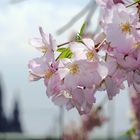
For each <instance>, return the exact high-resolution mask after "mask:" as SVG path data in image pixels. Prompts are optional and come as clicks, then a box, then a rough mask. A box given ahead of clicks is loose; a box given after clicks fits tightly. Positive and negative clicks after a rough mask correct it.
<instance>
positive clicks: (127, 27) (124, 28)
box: [120, 22, 131, 33]
mask: <svg viewBox="0 0 140 140" xmlns="http://www.w3.org/2000/svg"><path fill="white" fill-rule="evenodd" d="M120 28H121V31H122V32H123V33H130V32H131V25H130V23H128V22H126V23H122V24H121V25H120Z"/></svg>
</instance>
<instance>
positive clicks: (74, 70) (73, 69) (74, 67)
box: [69, 64, 80, 75]
mask: <svg viewBox="0 0 140 140" xmlns="http://www.w3.org/2000/svg"><path fill="white" fill-rule="evenodd" d="M69 70H70V73H71V74H73V75H75V74H77V73H79V72H80V69H79V66H78V64H72V65H70V67H69Z"/></svg>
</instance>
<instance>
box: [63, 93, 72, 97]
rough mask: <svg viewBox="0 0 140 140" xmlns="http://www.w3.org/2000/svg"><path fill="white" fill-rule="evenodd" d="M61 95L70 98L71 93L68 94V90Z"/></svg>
mask: <svg viewBox="0 0 140 140" xmlns="http://www.w3.org/2000/svg"><path fill="white" fill-rule="evenodd" d="M63 95H64V96H65V98H69V99H71V98H72V95H70V94H69V93H68V92H66V91H64V93H63Z"/></svg>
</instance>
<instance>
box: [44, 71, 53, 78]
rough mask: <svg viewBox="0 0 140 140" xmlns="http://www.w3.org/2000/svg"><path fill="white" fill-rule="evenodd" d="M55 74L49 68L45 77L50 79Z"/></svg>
mask: <svg viewBox="0 0 140 140" xmlns="http://www.w3.org/2000/svg"><path fill="white" fill-rule="evenodd" d="M53 74H54V72H53V71H51V70H48V71H47V72H46V73H45V78H47V79H50V78H51V77H52V76H53Z"/></svg>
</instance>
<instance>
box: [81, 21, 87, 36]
mask: <svg viewBox="0 0 140 140" xmlns="http://www.w3.org/2000/svg"><path fill="white" fill-rule="evenodd" d="M85 27H86V22H84V23H83V25H82V27H81V29H80V33H79V35H80V36H81V37H82V36H83V34H84V31H85Z"/></svg>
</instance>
